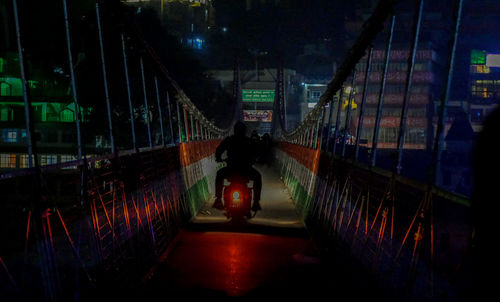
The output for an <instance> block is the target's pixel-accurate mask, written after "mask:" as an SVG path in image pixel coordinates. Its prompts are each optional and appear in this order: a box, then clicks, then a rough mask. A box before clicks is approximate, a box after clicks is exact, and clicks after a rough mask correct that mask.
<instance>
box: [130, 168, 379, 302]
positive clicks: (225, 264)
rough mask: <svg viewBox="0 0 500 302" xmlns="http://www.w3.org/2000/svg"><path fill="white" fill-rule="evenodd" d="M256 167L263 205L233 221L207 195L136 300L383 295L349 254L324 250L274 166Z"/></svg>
mask: <svg viewBox="0 0 500 302" xmlns="http://www.w3.org/2000/svg"><path fill="white" fill-rule="evenodd" d="M258 169H259V171H260V172H261V174H262V175H263V192H262V201H261V204H262V208H263V210H262V211H260V212H259V213H258V215H257V216H256V217H255V218H253V219H251V220H250V221H249V223H248V224H247V225H245V226H242V227H238V228H235V226H234V225H231V224H230V223H229V222H228V221H227V219H226V217H225V216H224V215H223V214H222V212H220V211H217V210H215V209H212V208H211V204H212V201H209V202H207V203H206V204H205V205H204V207H203V208H202V209H201V211H200V212H199V213H198V215H197V216H196V217H195V218H194V219H193V220H192V222H191V223H190V224H189V225H188V226H187V227H186V228H185V229H184V230H182V231H181V233H180V234H179V235H178V236H177V237H176V239H175V240H174V241H173V242H172V244H171V246H170V248H169V250H168V251H167V252H166V253H165V254H164V255H163V256H162V257H161V261H160V262H159V263H158V264H157V265H156V266H155V267H153V268H152V269H151V271H150V274H148V276H147V277H146V278H145V279H144V281H143V284H142V287H141V289H140V293H138V296H140V299H141V301H149V300H150V301H160V300H162V299H160V300H158V299H157V298H156V297H164V300H171V301H177V300H176V298H178V299H180V298H183V299H185V298H209V299H210V300H212V299H217V300H218V301H221V300H222V301H270V300H274V299H280V300H284V301H304V300H306V299H318V301H319V299H321V300H322V301H326V299H330V301H345V300H346V299H350V300H354V301H357V300H361V299H367V298H370V299H375V300H377V301H378V300H379V299H377V297H378V298H380V299H382V295H381V294H380V292H379V291H378V290H377V289H376V288H375V287H374V285H373V284H374V282H372V281H371V279H370V277H369V275H368V274H367V273H366V272H364V271H363V270H361V269H360V268H359V267H356V263H355V261H354V260H353V259H350V258H349V257H348V255H347V254H344V253H342V252H338V251H337V252H334V254H332V253H331V252H328V253H323V252H322V251H321V249H320V248H318V247H317V246H316V245H315V244H314V242H313V240H312V239H311V238H310V236H309V235H308V232H307V230H306V228H305V227H304V225H303V223H302V221H301V219H300V217H299V216H298V215H297V213H296V212H295V208H294V204H293V201H292V199H291V197H290V195H289V193H288V191H287V190H286V187H285V186H284V185H283V183H282V182H281V180H280V178H279V174H278V172H277V171H275V170H274V169H273V168H267V167H258ZM174 297H175V298H174ZM172 298H173V299H174V300H172Z"/></svg>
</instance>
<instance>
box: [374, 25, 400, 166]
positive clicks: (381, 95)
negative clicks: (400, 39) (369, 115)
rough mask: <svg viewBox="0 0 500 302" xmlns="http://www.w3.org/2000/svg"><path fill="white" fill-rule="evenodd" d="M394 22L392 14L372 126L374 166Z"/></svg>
mask: <svg viewBox="0 0 500 302" xmlns="http://www.w3.org/2000/svg"><path fill="white" fill-rule="evenodd" d="M395 23H396V16H392V20H391V27H390V30H389V37H388V39H387V47H386V49H385V58H384V71H383V74H382V82H381V83H380V91H379V95H378V106H377V115H376V117H375V125H374V127H373V138H372V153H371V165H372V167H375V164H376V162H377V143H378V132H379V127H380V120H381V119H382V109H383V104H384V94H385V83H386V80H387V71H388V70H389V62H390V60H391V50H392V38H393V35H394V24H395Z"/></svg>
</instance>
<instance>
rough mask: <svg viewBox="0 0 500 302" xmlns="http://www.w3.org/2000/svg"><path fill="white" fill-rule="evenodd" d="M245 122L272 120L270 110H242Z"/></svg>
mask: <svg viewBox="0 0 500 302" xmlns="http://www.w3.org/2000/svg"><path fill="white" fill-rule="evenodd" d="M243 120H244V121H245V122H271V121H272V120H273V111H272V110H243Z"/></svg>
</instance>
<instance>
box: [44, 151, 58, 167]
mask: <svg viewBox="0 0 500 302" xmlns="http://www.w3.org/2000/svg"><path fill="white" fill-rule="evenodd" d="M53 164H57V155H55V154H42V155H41V156H40V165H42V166H44V165H53Z"/></svg>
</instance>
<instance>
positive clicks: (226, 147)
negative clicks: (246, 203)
mask: <svg viewBox="0 0 500 302" xmlns="http://www.w3.org/2000/svg"><path fill="white" fill-rule="evenodd" d="M224 152H227V159H225V161H226V163H227V166H226V167H224V168H222V169H220V170H219V171H217V176H216V178H215V202H214V204H213V206H212V207H213V208H216V209H219V210H222V209H224V205H223V204H222V189H223V185H224V179H226V178H228V177H229V176H231V175H232V174H234V173H241V174H244V175H247V176H248V178H249V179H250V180H252V181H253V190H254V195H253V205H252V210H253V211H258V210H261V206H260V193H261V190H262V176H261V175H260V173H259V171H257V170H255V169H254V168H253V167H252V165H253V164H254V163H255V161H256V160H257V158H256V156H257V154H258V146H257V145H256V144H255V142H254V141H252V139H251V138H249V137H248V136H246V126H245V124H244V123H243V122H240V121H238V122H236V124H235V125H234V135H232V136H229V137H227V138H225V139H224V140H223V141H222V142H221V143H220V144H219V146H218V147H217V149H216V150H215V160H216V161H217V162H222V154H223V153H224Z"/></svg>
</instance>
